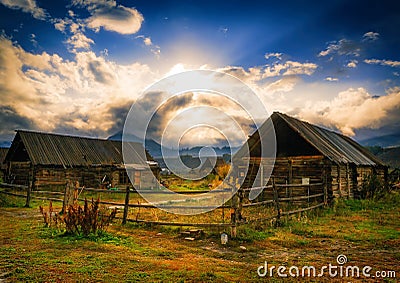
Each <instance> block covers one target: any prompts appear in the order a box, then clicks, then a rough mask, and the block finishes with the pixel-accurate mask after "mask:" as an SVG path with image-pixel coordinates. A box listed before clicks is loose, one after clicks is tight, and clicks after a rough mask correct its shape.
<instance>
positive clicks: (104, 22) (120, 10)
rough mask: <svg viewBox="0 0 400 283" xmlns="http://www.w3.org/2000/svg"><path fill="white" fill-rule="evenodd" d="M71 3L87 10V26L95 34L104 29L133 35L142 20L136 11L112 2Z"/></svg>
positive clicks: (99, 0) (104, 0) (106, 0)
mask: <svg viewBox="0 0 400 283" xmlns="http://www.w3.org/2000/svg"><path fill="white" fill-rule="evenodd" d="M72 3H73V5H76V6H79V7H85V8H87V10H88V11H89V13H90V14H91V16H90V17H89V18H88V19H86V23H87V26H88V27H89V28H91V29H94V30H95V31H96V32H98V31H100V28H104V29H105V30H108V31H113V32H117V33H120V34H134V33H136V32H138V31H139V29H140V27H141V26H142V22H143V20H144V18H143V16H142V14H141V13H140V12H139V11H138V10H136V9H134V8H128V7H125V6H122V5H117V2H116V1H114V0H98V1H93V0H89V1H83V0H74V1H72Z"/></svg>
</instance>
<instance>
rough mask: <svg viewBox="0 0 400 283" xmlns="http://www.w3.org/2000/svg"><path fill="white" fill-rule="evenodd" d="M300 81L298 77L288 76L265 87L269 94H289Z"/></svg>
mask: <svg viewBox="0 0 400 283" xmlns="http://www.w3.org/2000/svg"><path fill="white" fill-rule="evenodd" d="M299 81H300V79H299V78H298V77H296V76H287V77H284V78H282V79H279V80H277V81H275V82H273V83H270V84H268V85H266V86H265V87H264V89H265V91H267V92H269V93H276V92H289V91H292V90H293V89H294V87H295V85H296V84H297V83H298V82H299Z"/></svg>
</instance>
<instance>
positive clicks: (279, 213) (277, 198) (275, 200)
mask: <svg viewBox="0 0 400 283" xmlns="http://www.w3.org/2000/svg"><path fill="white" fill-rule="evenodd" d="M272 189H273V191H274V202H275V209H276V211H277V215H276V220H277V222H278V221H279V219H280V218H281V208H280V206H279V194H278V190H277V189H276V185H275V178H272Z"/></svg>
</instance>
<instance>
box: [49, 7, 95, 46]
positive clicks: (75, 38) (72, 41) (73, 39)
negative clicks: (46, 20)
mask: <svg viewBox="0 0 400 283" xmlns="http://www.w3.org/2000/svg"><path fill="white" fill-rule="evenodd" d="M69 14H71V13H69ZM72 16H73V14H72ZM52 23H53V24H54V28H55V29H56V30H59V31H61V32H62V33H63V34H66V35H67V34H68V35H69V38H68V39H67V40H66V41H65V43H67V44H68V46H69V50H70V51H71V52H73V53H76V52H77V50H78V49H82V50H89V49H90V46H91V45H92V44H94V41H93V40H92V39H90V38H88V37H87V36H86V35H85V34H84V31H85V28H84V25H83V24H82V23H81V22H79V21H78V22H75V21H74V19H71V18H64V19H53V20H52Z"/></svg>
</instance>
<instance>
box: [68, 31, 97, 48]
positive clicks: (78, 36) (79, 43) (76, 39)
mask: <svg viewBox="0 0 400 283" xmlns="http://www.w3.org/2000/svg"><path fill="white" fill-rule="evenodd" d="M67 43H68V44H70V45H72V47H73V48H74V50H75V51H76V49H89V48H90V45H91V44H93V43H94V41H93V40H92V39H90V38H88V37H86V35H84V34H83V33H80V32H79V33H75V34H74V35H72V36H71V37H70V38H69V39H68V40H67ZM75 51H74V52H75Z"/></svg>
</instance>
